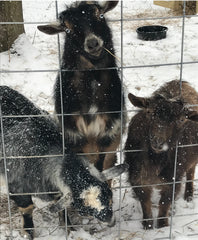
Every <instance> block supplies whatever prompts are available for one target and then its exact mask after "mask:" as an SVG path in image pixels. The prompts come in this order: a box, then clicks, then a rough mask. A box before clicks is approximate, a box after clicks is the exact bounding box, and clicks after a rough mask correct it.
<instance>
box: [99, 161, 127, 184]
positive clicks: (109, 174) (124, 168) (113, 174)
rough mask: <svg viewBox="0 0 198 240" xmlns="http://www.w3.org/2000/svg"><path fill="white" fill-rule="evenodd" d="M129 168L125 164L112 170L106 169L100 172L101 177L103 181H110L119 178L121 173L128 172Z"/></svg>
mask: <svg viewBox="0 0 198 240" xmlns="http://www.w3.org/2000/svg"><path fill="white" fill-rule="evenodd" d="M128 168H129V166H128V164H126V163H123V164H119V165H117V166H114V167H112V168H109V169H106V170H104V171H102V175H103V176H104V178H105V180H106V181H107V180H110V179H112V178H115V177H118V176H120V175H121V174H122V173H123V172H126V171H127V170H128Z"/></svg>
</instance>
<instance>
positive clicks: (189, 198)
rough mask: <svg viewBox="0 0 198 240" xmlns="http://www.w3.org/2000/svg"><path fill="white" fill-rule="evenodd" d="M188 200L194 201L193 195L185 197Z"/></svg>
mask: <svg viewBox="0 0 198 240" xmlns="http://www.w3.org/2000/svg"><path fill="white" fill-rule="evenodd" d="M184 199H185V200H186V201H187V202H192V200H193V196H191V195H189V196H185V198H184Z"/></svg>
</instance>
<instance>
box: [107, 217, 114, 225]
mask: <svg viewBox="0 0 198 240" xmlns="http://www.w3.org/2000/svg"><path fill="white" fill-rule="evenodd" d="M115 224H116V218H115V216H114V215H113V217H112V218H111V221H110V222H108V224H107V226H108V227H114V226H115Z"/></svg>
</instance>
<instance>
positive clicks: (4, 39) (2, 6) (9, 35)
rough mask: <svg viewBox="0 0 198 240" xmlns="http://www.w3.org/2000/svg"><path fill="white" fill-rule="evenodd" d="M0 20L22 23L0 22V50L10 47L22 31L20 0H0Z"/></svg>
mask: <svg viewBox="0 0 198 240" xmlns="http://www.w3.org/2000/svg"><path fill="white" fill-rule="evenodd" d="M0 22H21V23H22V24H0V52H3V51H7V50H8V49H10V48H11V46H12V44H13V42H14V41H15V40H16V39H17V37H18V36H19V35H20V34H22V33H24V32H25V31H24V25H23V10H22V1H0Z"/></svg>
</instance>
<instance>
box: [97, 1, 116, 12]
mask: <svg viewBox="0 0 198 240" xmlns="http://www.w3.org/2000/svg"><path fill="white" fill-rule="evenodd" d="M118 2H119V1H104V3H103V2H101V3H100V2H99V4H100V5H101V7H102V11H103V13H106V12H109V11H111V10H112V9H114V8H115V7H116V6H117V4H118Z"/></svg>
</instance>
